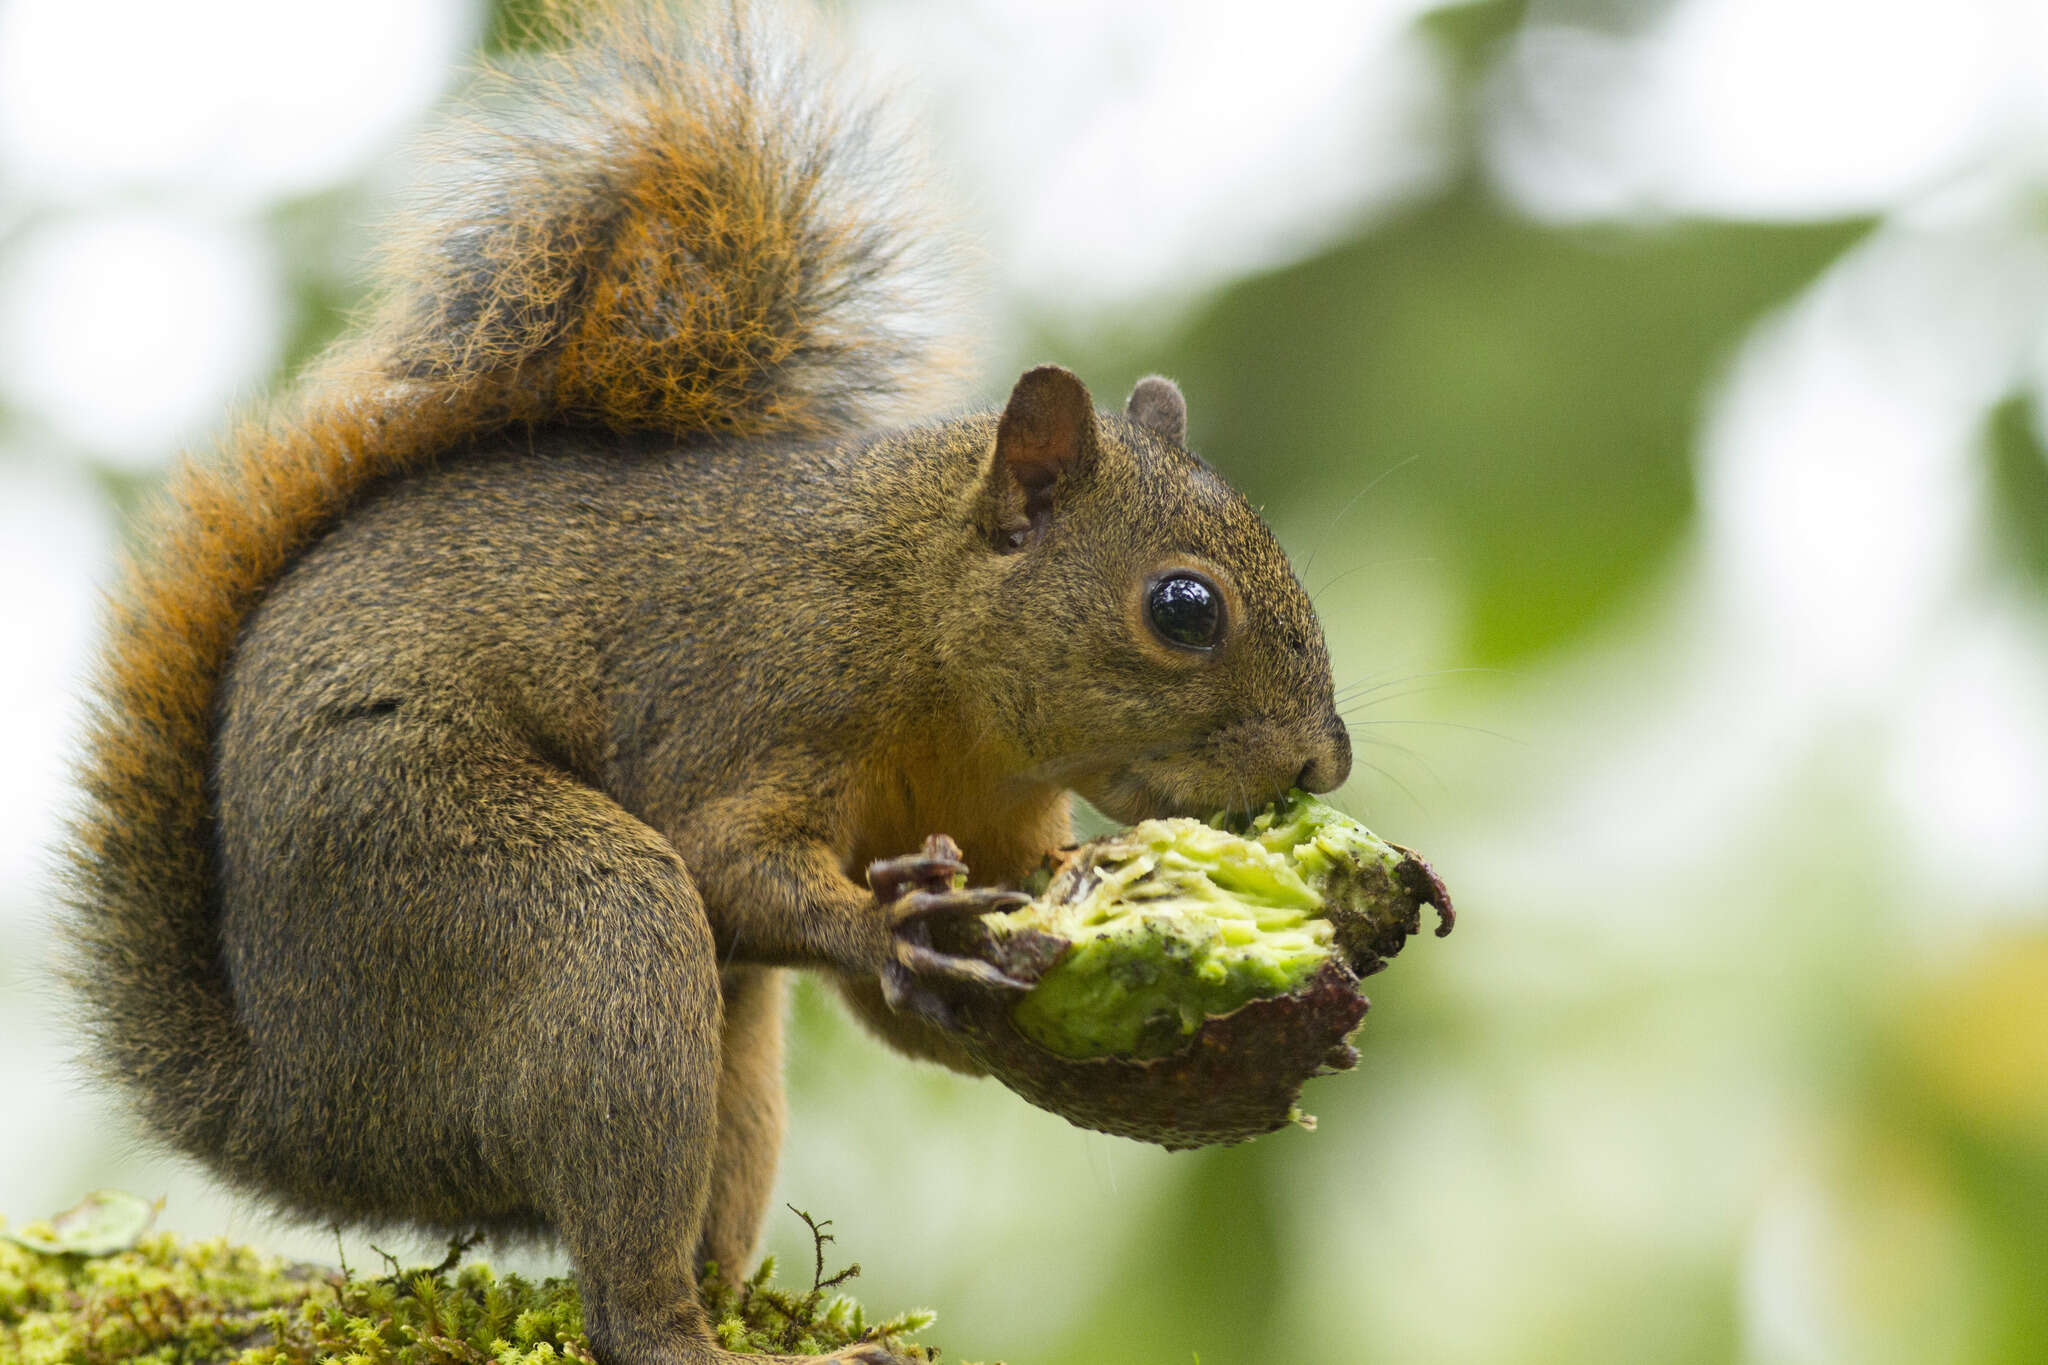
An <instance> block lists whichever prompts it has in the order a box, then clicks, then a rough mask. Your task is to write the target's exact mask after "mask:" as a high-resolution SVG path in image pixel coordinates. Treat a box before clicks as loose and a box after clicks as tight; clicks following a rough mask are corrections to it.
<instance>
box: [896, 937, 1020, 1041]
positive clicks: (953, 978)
mask: <svg viewBox="0 0 2048 1365" xmlns="http://www.w3.org/2000/svg"><path fill="white" fill-rule="evenodd" d="M890 953H891V958H892V960H891V961H890V962H889V964H888V965H887V966H885V967H884V968H883V969H882V999H883V1000H884V1001H886V1002H887V1003H888V1006H889V1008H890V1009H892V1010H895V1011H896V1012H897V1013H898V1014H914V1015H917V1016H919V1017H920V1018H923V1019H928V1020H930V1021H931V1022H932V1023H934V1024H937V1025H938V1026H939V1027H940V1028H942V1029H947V1030H952V1029H956V1028H958V1027H959V1021H958V1016H957V1008H958V1003H959V1001H960V999H961V997H962V995H963V994H964V993H967V992H974V991H979V992H984V993H986V992H996V991H1010V992H1016V993H1018V994H1022V993H1023V992H1025V991H1028V990H1030V989H1031V983H1030V982H1028V981H1019V980H1018V979H1017V978H1016V977H1014V976H1010V975H1008V974H1006V973H1005V972H1003V971H1002V970H1001V969H1000V968H998V967H996V966H995V965H994V964H993V963H988V962H983V961H982V960H981V959H980V958H976V957H958V956H955V955H954V954H952V953H942V952H940V951H939V950H938V949H936V948H932V947H929V946H928V945H926V944H922V943H918V942H915V941H913V940H911V939H908V938H903V937H898V938H896V939H894V940H892V942H891V944H890Z"/></svg>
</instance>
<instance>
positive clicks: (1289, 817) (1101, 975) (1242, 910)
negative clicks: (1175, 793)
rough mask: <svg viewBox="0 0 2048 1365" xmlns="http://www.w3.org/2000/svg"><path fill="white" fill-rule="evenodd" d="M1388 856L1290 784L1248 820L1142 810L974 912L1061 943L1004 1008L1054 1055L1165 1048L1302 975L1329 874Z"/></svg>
mask: <svg viewBox="0 0 2048 1365" xmlns="http://www.w3.org/2000/svg"><path fill="white" fill-rule="evenodd" d="M1400 861H1401V854H1400V853H1399V852H1398V851H1397V850H1395V849H1394V848H1392V847H1391V846H1389V845H1387V844H1385V843H1383V842H1381V841H1380V839H1379V838H1378V837H1377V836H1376V835H1374V834H1373V833H1372V832H1371V831H1370V830H1368V829H1366V828H1365V827H1364V826H1363V825H1361V824H1359V823H1358V822H1357V821H1355V820H1353V819H1351V818H1350V817H1349V816H1347V815H1344V814H1343V813H1342V812H1340V811H1338V810H1336V809H1334V808H1333V807H1331V806H1329V805H1328V804H1326V803H1324V802H1322V801H1318V800H1317V799H1316V798H1315V797H1313V796H1310V795H1309V794H1308V793H1306V792H1303V791H1295V792H1291V793H1289V795H1288V796H1287V797H1285V798H1284V799H1283V800H1281V801H1280V802H1278V803H1276V804H1275V805H1272V806H1268V807H1267V808H1266V809H1265V810H1263V811H1261V812H1259V813H1258V814H1257V815H1256V816H1255V817H1253V818H1252V819H1250V820H1248V821H1240V822H1235V823H1230V822H1226V821H1225V819H1224V817H1222V816H1217V817H1215V818H1214V819H1212V820H1211V821H1209V822H1207V823H1204V822H1203V821H1200V820H1188V819H1168V820H1146V821H1143V822H1141V823H1139V824H1136V825H1133V826H1131V827H1130V828H1129V829H1127V830H1124V831H1123V832H1121V833H1119V834H1115V835H1112V836H1109V837H1108V838H1105V839H1100V840H1095V841H1093V842H1091V843H1089V844H1087V845H1084V846H1083V849H1082V852H1081V855H1080V856H1077V857H1076V858H1074V859H1073V860H1072V861H1070V862H1069V863H1067V864H1066V865H1065V866H1064V867H1063V868H1061V870H1060V871H1059V872H1058V873H1057V874H1056V875H1055V876H1054V877H1053V878H1052V879H1051V881H1050V883H1049V884H1048V885H1047V886H1046V887H1045V889H1044V891H1043V893H1042V894H1041V895H1040V897H1039V898H1038V899H1037V900H1035V901H1033V902H1032V903H1031V904H1030V905H1027V906H1025V907H1023V908H1022V909H1019V910H1015V911H1011V912H1009V913H1007V914H1003V915H994V916H989V917H988V922H989V923H990V925H991V927H992V928H994V929H996V931H997V932H999V933H1000V932H1003V931H1005V930H1008V929H1031V930H1037V931H1040V932H1044V933H1050V934H1056V935H1058V936H1059V937H1061V938H1064V939H1067V940H1069V941H1071V943H1072V944H1073V946H1072V948H1071V949H1070V950H1069V951H1068V952H1067V955H1066V956H1065V957H1064V958H1062V959H1061V960H1060V962H1059V963H1058V965H1056V966H1055V967H1053V968H1052V969H1051V970H1050V971H1048V972H1047V973H1046V974H1045V975H1044V977H1042V978H1041V979H1040V980H1039V982H1038V984H1037V985H1036V986H1035V987H1034V988H1033V989H1032V991H1031V993H1030V994H1029V995H1027V996H1025V997H1024V998H1023V999H1022V1000H1021V1001H1020V1002H1019V1003H1018V1005H1017V1007H1016V1010H1015V1011H1014V1013H1013V1015H1012V1018H1013V1020H1014V1021H1015V1023H1016V1025H1017V1027H1018V1028H1019V1029H1020V1030H1021V1031H1022V1032H1024V1033H1025V1034H1027V1035H1028V1036H1030V1037H1031V1038H1032V1039H1034V1040H1036V1041H1037V1042H1039V1043H1041V1044H1043V1045H1044V1046H1045V1047H1047V1048H1050V1049H1051V1050H1052V1051H1054V1052H1057V1053H1059V1054H1060V1055H1061V1056H1065V1057H1075V1058H1085V1057H1106V1056H1113V1055H1115V1056H1155V1055H1159V1054H1161V1053H1163V1052H1167V1051H1171V1050H1173V1049H1174V1048H1175V1047H1177V1046H1179V1044H1180V1040H1181V1039H1183V1038H1185V1037H1186V1036H1187V1035H1188V1034H1191V1033H1193V1032H1194V1031H1195V1030H1196V1029H1197V1028H1199V1027H1200V1026H1201V1024H1202V1021H1203V1020H1204V1019H1205V1018H1207V1017H1208V1016H1210V1015H1215V1014H1228V1013H1230V1012H1231V1011H1232V1010H1234V1009H1237V1008H1238V1007H1239V1006H1241V1005H1244V1004H1246V1003H1248V1002H1250V1001H1252V1000H1260V999H1265V998H1267V997H1270V996H1275V995H1285V994H1286V993H1287V992H1289V991H1291V990H1293V989H1294V988H1295V987H1297V986H1299V985H1300V984H1301V983H1302V982H1304V981H1306V980H1307V979H1308V978H1309V977H1310V976H1312V975H1313V974H1314V973H1315V971H1316V969H1317V968H1318V967H1320V966H1322V964H1323V963H1324V962H1325V961H1326V960H1327V959H1328V958H1329V956H1330V952H1331V947H1332V944H1333V942H1334V937H1335V929H1334V926H1333V925H1332V924H1331V922H1330V920H1329V918H1327V916H1326V914H1325V909H1326V907H1325V892H1326V890H1327V889H1328V888H1329V886H1330V884H1331V881H1332V879H1333V876H1334V875H1335V874H1338V873H1340V872H1341V873H1356V872H1357V871H1358V870H1359V869H1360V868H1362V867H1366V866H1369V865H1377V866H1378V867H1380V868H1383V869H1384V870H1385V871H1386V872H1387V873H1388V874H1389V875H1391V874H1392V871H1393V869H1394V868H1395V867H1396V866H1398V865H1399V863H1400ZM1352 880H1355V878H1353V879H1352Z"/></svg>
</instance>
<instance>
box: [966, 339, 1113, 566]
mask: <svg viewBox="0 0 2048 1365" xmlns="http://www.w3.org/2000/svg"><path fill="white" fill-rule="evenodd" d="M1095 450H1096V441H1095V402H1094V400H1093V399H1091V398H1090V397H1089V396H1088V390H1087V387H1086V386H1085V385H1083V384H1082V383H1081V381H1080V380H1079V379H1077V378H1075V377H1074V372H1073V371H1072V370H1065V369H1061V368H1060V367H1059V366H1058V365H1040V366H1039V367H1038V368H1037V369H1035V370H1026V371H1025V372H1024V377H1023V378H1022V379H1019V380H1018V381H1017V387H1016V388H1014V389H1011V390H1010V401H1009V403H1008V404H1007V405H1006V406H1005V407H1004V408H1003V419H1002V421H1001V422H999V423H997V425H996V451H995V458H994V460H993V461H992V462H991V465H990V468H989V491H990V493H991V494H992V495H993V497H994V501H995V507H994V512H995V516H994V518H993V521H994V526H993V529H994V530H995V531H996V533H997V535H998V537H999V538H1000V539H1002V540H1004V541H1006V542H1007V543H1008V544H1011V545H1020V544H1022V543H1023V538H1024V535H1025V533H1026V532H1028V531H1029V530H1030V529H1031V527H1033V526H1034V525H1037V524H1038V523H1040V522H1042V521H1044V520H1045V518H1046V517H1047V516H1048V515H1050V514H1051V512H1052V488H1053V485H1054V484H1055V483H1057V482H1058V481H1059V480H1060V478H1061V477H1062V476H1063V475H1067V474H1071V473H1076V472H1078V471H1079V470H1081V469H1083V468H1085V467H1087V465H1088V464H1089V463H1090V462H1091V461H1093V460H1094V458H1095Z"/></svg>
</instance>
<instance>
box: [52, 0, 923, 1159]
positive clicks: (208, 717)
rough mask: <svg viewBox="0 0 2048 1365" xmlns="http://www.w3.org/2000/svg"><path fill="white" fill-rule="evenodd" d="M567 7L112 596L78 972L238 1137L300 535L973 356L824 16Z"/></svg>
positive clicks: (891, 387) (158, 1063)
mask: <svg viewBox="0 0 2048 1365" xmlns="http://www.w3.org/2000/svg"><path fill="white" fill-rule="evenodd" d="M551 13H552V11H551ZM559 28H560V29H561V30H562V31H564V32H567V31H569V30H570V29H572V28H573V30H574V34H573V40H572V41H571V43H570V45H569V46H568V47H567V48H566V50H564V51H561V52H559V53H557V54H555V55H552V56H548V57H541V58H535V59H530V60H529V59H520V60H519V61H518V62H517V63H516V64H512V65H508V66H505V67H502V68H498V69H494V70H490V71H487V72H485V73H484V76H483V77H482V80H481V82H480V92H479V99H478V100H477V101H476V103H475V108H476V109H477V110H480V111H485V112H480V113H478V114H477V115H476V116H475V117H472V118H470V119H468V120H466V121H465V122H464V123H463V124H462V125H461V131H460V132H459V134H458V135H453V136H449V137H447V138H444V139H443V141H442V142H441V143H440V144H439V145H438V146H437V147H436V148H435V149H434V151H435V155H434V157H433V160H432V166H433V170H434V172H435V176H436V179H435V182H434V183H433V184H432V185H431V186H430V187H429V188H428V189H427V190H426V191H424V192H422V193H421V194H419V195H418V196H417V201H416V203H415V204H414V206H413V207H412V208H411V209H410V210H409V211H408V212H407V213H405V214H404V215H403V216H401V217H400V219H399V220H398V221H397V222H396V223H395V224H394V226H393V230H392V232H391V234H390V237H389V245H388V247H387V250H386V252H385V258H384V262H383V267H382V271H381V282H380V289H379V294H378V302H377V305H376V307H375V308H374V309H373V310H372V311H371V313H370V315H369V317H368V319H367V321H366V323H365V324H364V326H363V327H361V328H360V329H359V330H358V331H357V332H355V333H354V334H353V335H351V336H350V337H347V338H345V339H344V340H343V341H342V342H341V343H339V344H338V345H337V346H336V347H335V348H334V350H333V351H332V352H331V353H330V354H329V355H328V356H327V357H326V358H325V359H324V360H323V361H322V362H321V363H320V364H319V365H318V366H317V367H316V368H315V370H314V371H313V372H312V373H311V374H310V375H309V376H308V378H307V379H306V380H305V381H304V382H303V383H302V384H301V385H300V387H299V390H298V392H297V393H296V394H295V395H294V396H293V397H292V398H290V399H289V400H288V401H287V402H285V403H282V404H279V405H278V406H277V407H276V408H275V409H274V410H273V411H271V412H269V413H267V414H265V415H263V416H260V417H257V418H255V419H252V420H250V421H248V422H246V423H245V424H243V425H242V426H240V427H239V428H238V429H236V430H234V431H233V432H232V433H231V434H230V435H229V436H228V437H227V438H226V439H225V440H224V441H223V442H222V443H221V448H220V449H219V451H218V452H217V453H216V454H215V455H214V456H213V457H212V458H209V459H202V460H192V461H188V462H186V463H184V464H183V465H181V467H180V468H179V469H178V470H177V471H176V473H175V474H174V475H173V476H172V478H171V479H170V481H169V483H168V485H167V488H166V490H165V493H164V495H163V497H162V499H161V500H160V502H159V504H158V505H157V507H156V508H155V509H154V511H153V513H152V514H151V515H150V517H149V519H148V521H147V522H146V524H145V525H144V527H143V528H142V534H141V536H140V538H139V541H138V544H137V548H136V550H135V552H134V554H133V555H132V556H131V558H130V560H129V562H128V563H127V564H126V566H125V567H124V568H123V570H122V574H121V578H120V581H119V583H118V584H117V585H116V587H115V589H114V591H113V592H112V593H111V595H110V596H111V606H110V609H109V612H108V617H107V624H106V635H105V644H104V646H103V649H102V653H101V655H100V659H99V666H98V673H97V676H96V679H95V696H94V699H93V706H92V709H91V713H90V725H89V730H88V736H87V742H86V749H85V754H84V757H83V760H82V763H81V773H80V776H81V786H82V789H83V796H84V804H83V808H82V811H81V813H80V815H79V817H78V818H77V820H76V821H75V824H74V829H73V834H72V838H71V840H70V842H69V845H68V848H67V856H68V863H69V867H68V875H69V900H70V903H71V906H72V910H73V913H72V916H71V919H70V924H69V927H70V933H71V939H72V943H73V958H72V963H71V974H72V976H73V978H74V981H75V982H76V984H77V986H78V988H79V990H80V992H81V994H82V997H83V999H84V1001H85V1003H86V1007H87V1010H88V1012H89V1015H90V1022H91V1025H92V1032H93V1036H94V1060H95V1064H96V1065H97V1066H98V1067H99V1068H100V1069H102V1070H103V1071H105V1072H106V1073H107V1074H109V1075H110V1076H112V1077H114V1078H116V1079H118V1080H120V1081H122V1082H124V1083H126V1084H128V1085H129V1086H131V1087H132V1089H133V1091H134V1093H135V1095H136V1097H137V1099H138V1100H139V1102H140V1104H141V1105H142V1108H143V1111H144V1115H145V1117H146V1119H147V1120H148V1121H149V1124H150V1126H151V1128H152V1129H153V1130H154V1131H156V1132H158V1133H161V1134H163V1135H164V1136H166V1137H167V1138H169V1139H170V1140H171V1141H172V1142H174V1143H175V1144H176V1145H178V1146H180V1147H183V1148H185V1149H186V1150H188V1151H193V1152H205V1151H208V1150H210V1149H213V1148H215V1147H217V1146H218V1142H219V1132H220V1126H221V1125H222V1124H225V1123H228V1122H230V1121H231V1115H232V1112H233V1105H234V1100H235V1096H236V1093H237V1090H238V1080H237V1078H238V1076H239V1074H240V1070H241V1067H242V1065H243V1061H244V1058H245V1056H246V1044H245V1042H244V1040H243V1037H242V1034H241V1031H240V1026H239V1025H238V1023H237V1022H236V1019H235V1012H234V1002H233V998H232V995H231V992H230V988H229V984H228V981H227V979H226V977H225V974H224V971H223V968H222V959H221V950H220V945H219V941H218V932H217V921H218V904H217V900H218V897H217V889H218V888H217V875H216V867H215V859H216V856H217V853H216V849H215V844H214V834H213V810H212V798H211V793H210V792H209V772H210V768H211V763H212V747H213V743H214V735H215V724H216V694H217V692H218V688H219V683H220V679H221V677H222V675H223V672H224V670H225V668H226V666H227V663H228V660H229V658H230V655H231V653H232V651H233V649H234V647H235V643H236V640H237V637H238V634H239V632H240V630H241V627H242V625H243V622H244V621H245V619H246V618H247V616H248V614H249V612H250V611H251V610H252V609H253V607H254V606H255V605H256V604H257V603H258V602H259V601H260V600H261V599H262V597H263V595H264V593H265V591H266V589H267V588H268V587H269V586H270V585H271V584H272V583H274V582H275V581H276V580H277V578H278V576H279V575H280V574H281V573H282V572H283V571H284V570H285V569H286V568H287V567H288V566H289V565H290V563H291V562H292V561H293V559H294V558H295V557H296V556H297V555H299V554H300V553H301V552H302V551H303V550H304V549H305V548H306V547H307V546H308V545H310V544H311V543H312V542H313V541H315V540H316V539H317V538H318V537H319V536H320V535H321V534H322V533H323V532H324V531H326V530H327V529H328V528H330V527H331V526H333V525H334V524H335V522H336V521H337V520H339V519H340V518H341V517H342V516H343V515H345V514H346V513H347V511H348V510H349V508H350V507H351V505H352V504H353V503H354V502H355V501H356V500H357V499H358V498H359V496H360V495H361V494H362V493H363V492H364V490H366V489H367V488H369V487H370V486H371V485H373V484H376V483H379V482H381V481H384V480H388V479H391V478H394V477H400V476H403V475H404V474H406V473H407V472H408V471H410V470H414V469H417V468H420V467H422V466H424V465H426V464H428V463H430V462H432V461H434V460H435V459H436V458H437V457H439V456H442V455H444V454H447V453H449V452H452V451H456V450H460V449H465V448H468V447H471V446H474V445H476V444H478V443H480V442H486V441H489V440H491V439H492V438H494V437H499V436H503V435H505V434H507V433H510V432H514V431H517V430H520V429H524V428H527V427H530V426H533V425H535V424H540V423H563V422H567V423H586V424H589V425H592V426H594V427H599V428H603V429H608V430H613V431H635V430H637V431H650V432H658V433H662V434H664V435H666V436H670V437H673V438H674V439H676V440H677V441H679V442H686V441H689V440H691V439H693V438H703V437H709V436H733V437H741V438H748V437H766V436H795V435H819V436H833V435H837V434H842V433H846V432H850V431H852V430H856V429H860V428H863V427H866V426H869V425H872V424H875V423H879V422H883V421H886V420H888V419H890V418H893V417H897V416H900V415H904V414H906V413H908V412H909V411H911V410H913V409H914V408H915V407H917V406H920V405H922V404H925V403H928V402H929V401H930V400H931V398H932V397H933V394H932V389H933V386H934V383H935V382H942V381H943V380H944V379H945V378H946V377H948V376H949V375H950V374H951V373H952V372H953V370H954V368H955V367H954V365H953V363H952V362H953V361H954V359H955V357H954V354H953V353H952V351H951V349H950V348H951V342H950V341H949V339H948V338H946V337H944V336H942V335H941V334H940V332H939V330H938V327H937V326H935V325H934V319H935V318H936V319H937V321H939V322H943V321H945V314H946V310H945V308H944V306H943V305H944V300H943V298H942V297H941V296H942V294H943V290H944V284H945V279H946V274H947V268H948V264H949V261H948V256H949V251H948V247H947V244H946V242H945V241H944V239H943V238H941V237H938V236H935V235H934V232H933V229H932V226H931V224H932V223H933V221H935V220H934V219H933V218H932V217H931V216H930V215H928V214H926V213H924V212H922V211H919V210H918V209H915V208H913V206H912V205H911V204H910V203H909V202H908V201H907V200H906V198H905V195H904V190H905V187H906V186H908V185H911V184H914V182H915V179H916V176H915V170H914V167H912V166H910V165H908V164H907V162H906V158H905V154H904V152H903V150H902V147H901V145H900V143H899V142H898V141H897V140H896V139H895V138H894V137H893V136H892V135H891V133H890V131H889V130H888V129H887V128H886V127H885V126H884V120H883V115H882V113H881V111H880V110H879V108H878V107H877V106H875V105H874V104H872V103H870V102H868V101H866V100H865V99H863V98H862V97H860V96H859V95H858V94H855V93H850V92H849V91H848V89H847V87H846V83H845V82H844V81H843V80H842V79H841V78H840V77H839V76H838V75H837V73H834V72H831V71H829V70H825V69H821V67H820V65H819V63H818V62H817V60H816V59H815V56H814V55H811V54H815V52H816V50H817V45H816V43H815V42H814V41H810V40H806V41H804V42H801V43H799V42H795V41H789V40H785V39H781V38H778V37H776V36H775V35H772V34H770V33H769V32H768V31H767V30H768V26H767V25H766V24H764V23H763V22H761V20H760V19H759V17H758V16H757V15H755V14H753V13H751V12H749V11H748V10H746V9H745V8H744V7H742V6H738V5H734V6H729V7H720V8H718V9H716V10H715V11H711V10H703V9H700V10H698V11H697V12H695V13H692V14H690V15H687V16H684V15H679V14H676V13H674V12H673V11H671V10H670V9H668V8H665V7H659V6H657V7H653V8H637V7H629V6H625V5H619V6H604V7H600V10H599V12H598V13H596V14H595V15H590V16H579V17H578V18H577V19H576V20H575V22H574V24H573V25H571V24H568V23H563V24H561V25H560V26H559ZM935 303H936V304H938V305H939V306H938V307H937V308H936V309H935V307H934V304H935ZM535 458H546V456H545V454H537V455H536V456H535Z"/></svg>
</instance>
